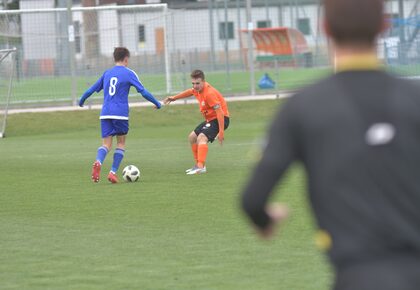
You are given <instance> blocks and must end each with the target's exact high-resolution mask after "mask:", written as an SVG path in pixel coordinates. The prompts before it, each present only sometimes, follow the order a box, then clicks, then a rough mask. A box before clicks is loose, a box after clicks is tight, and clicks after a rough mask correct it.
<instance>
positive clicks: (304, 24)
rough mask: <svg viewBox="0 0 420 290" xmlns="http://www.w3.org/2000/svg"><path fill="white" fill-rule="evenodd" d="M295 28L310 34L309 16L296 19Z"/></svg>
mask: <svg viewBox="0 0 420 290" xmlns="http://www.w3.org/2000/svg"><path fill="white" fill-rule="evenodd" d="M297 28H298V30H300V32H302V33H303V34H304V35H310V34H311V23H310V22H309V18H300V19H298V20H297Z"/></svg>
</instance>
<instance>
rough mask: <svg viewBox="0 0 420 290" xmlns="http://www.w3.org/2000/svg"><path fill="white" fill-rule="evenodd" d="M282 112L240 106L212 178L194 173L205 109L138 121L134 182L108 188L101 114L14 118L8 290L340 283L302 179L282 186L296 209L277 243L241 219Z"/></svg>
mask: <svg viewBox="0 0 420 290" xmlns="http://www.w3.org/2000/svg"><path fill="white" fill-rule="evenodd" d="M278 105H280V101H260V102H241V103H231V104H230V112H231V116H232V118H231V127H230V128H229V130H227V132H226V143H225V145H224V146H223V147H220V146H219V145H218V144H212V145H210V150H209V155H208V165H207V169H208V173H207V174H205V175H199V176H186V175H185V173H184V170H185V169H186V168H188V167H190V166H191V165H192V161H191V154H190V150H189V146H188V142H187V135H188V133H189V132H190V131H191V130H192V129H193V128H194V127H195V125H196V124H198V123H199V122H200V121H201V116H200V115H199V113H198V112H197V111H198V109H197V107H196V106H193V105H191V106H190V105H188V106H169V107H165V108H163V109H162V110H161V111H155V110H153V109H152V108H136V109H132V111H131V120H130V126H131V128H130V132H129V136H128V140H127V151H126V155H125V158H124V160H123V163H122V165H121V168H123V167H124V166H125V165H128V164H134V165H136V166H138V167H139V168H140V170H141V174H142V176H141V180H140V181H139V182H137V183H120V184H116V185H112V184H109V183H108V182H107V181H106V178H104V177H105V176H104V175H105V174H106V173H107V170H108V169H109V167H110V164H111V161H112V155H109V156H108V157H107V160H106V161H105V164H104V171H103V173H104V174H103V176H102V180H101V182H100V183H99V184H94V183H92V182H91V181H90V169H91V168H90V167H91V164H92V162H93V160H94V158H95V155H96V149H97V147H98V146H99V145H100V135H99V134H100V132H99V120H98V111H77V112H64V113H63V112H57V113H44V114H25V115H11V116H10V118H9V119H8V128H7V134H8V137H7V138H5V139H2V140H0V179H1V181H0V221H1V222H0V289H79V290H80V289H151V290H157V289H171V290H172V289H180V290H181V289H182V290H184V289H208V290H210V289H214V290H224V289H241V290H246V289H249V290H255V289H262V290H270V289H281V290H322V289H327V288H328V287H329V284H330V280H331V273H330V270H329V268H328V266H327V263H326V261H325V258H324V257H323V255H322V254H321V253H320V252H318V250H317V249H316V248H315V245H314V242H313V235H314V224H313V220H312V219H311V215H310V211H309V210H308V206H307V201H306V197H305V194H304V192H305V178H304V175H303V172H302V170H301V168H300V167H299V166H295V167H294V168H293V169H292V170H291V171H290V172H289V174H288V176H287V178H286V179H285V180H284V182H283V183H282V184H281V185H280V186H279V191H280V192H281V194H276V195H275V196H274V199H277V200H282V201H284V202H286V203H287V204H289V206H290V207H291V209H292V216H291V218H290V220H289V221H288V222H287V223H286V224H285V225H284V227H283V228H282V230H281V232H279V234H278V235H277V237H276V238H275V239H274V240H272V241H268V242H267V241H261V240H259V239H258V238H257V237H256V236H255V235H254V234H253V232H252V229H251V228H250V227H249V225H248V223H247V221H246V220H245V219H244V217H243V215H242V213H241V212H240V210H239V192H240V189H241V187H242V186H243V183H244V181H245V180H246V178H247V176H248V175H249V173H250V169H251V168H252V165H253V164H254V162H255V160H256V158H257V155H258V154H257V152H258V147H259V144H260V143H261V140H262V138H263V137H264V134H265V129H266V127H267V124H268V121H269V120H270V118H271V116H272V114H273V112H274V111H275V108H276V107H277V106H278Z"/></svg>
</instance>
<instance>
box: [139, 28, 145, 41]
mask: <svg viewBox="0 0 420 290" xmlns="http://www.w3.org/2000/svg"><path fill="white" fill-rule="evenodd" d="M145 42H146V30H145V28H144V25H139V44H144V43H145Z"/></svg>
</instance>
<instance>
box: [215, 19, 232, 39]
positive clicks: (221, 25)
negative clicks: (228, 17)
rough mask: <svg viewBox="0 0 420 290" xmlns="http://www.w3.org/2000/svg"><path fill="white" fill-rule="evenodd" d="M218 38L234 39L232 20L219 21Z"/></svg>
mask: <svg viewBox="0 0 420 290" xmlns="http://www.w3.org/2000/svg"><path fill="white" fill-rule="evenodd" d="M226 25H227V37H226V36H225V33H226ZM219 39H234V35H233V22H220V23H219Z"/></svg>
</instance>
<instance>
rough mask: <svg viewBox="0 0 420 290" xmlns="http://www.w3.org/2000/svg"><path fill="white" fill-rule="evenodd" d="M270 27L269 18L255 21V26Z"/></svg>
mask: <svg viewBox="0 0 420 290" xmlns="http://www.w3.org/2000/svg"><path fill="white" fill-rule="evenodd" d="M269 27H271V20H261V21H257V28H269Z"/></svg>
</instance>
